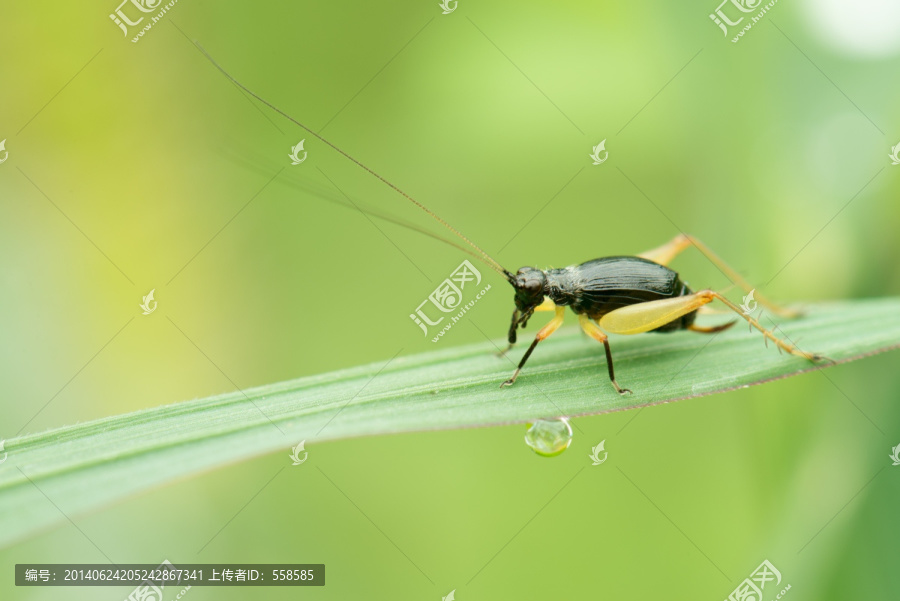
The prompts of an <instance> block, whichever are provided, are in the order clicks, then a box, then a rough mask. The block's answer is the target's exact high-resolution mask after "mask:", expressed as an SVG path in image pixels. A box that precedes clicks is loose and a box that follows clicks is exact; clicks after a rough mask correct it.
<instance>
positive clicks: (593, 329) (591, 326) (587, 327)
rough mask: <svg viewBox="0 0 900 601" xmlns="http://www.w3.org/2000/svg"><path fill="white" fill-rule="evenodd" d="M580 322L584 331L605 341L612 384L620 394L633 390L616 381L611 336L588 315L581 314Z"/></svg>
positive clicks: (607, 364)
mask: <svg viewBox="0 0 900 601" xmlns="http://www.w3.org/2000/svg"><path fill="white" fill-rule="evenodd" d="M578 322H579V323H580V324H581V329H582V330H584V333H585V334H587V335H588V336H590V337H591V338H593V339H594V340H596V341H597V342H602V343H603V348H604V349H606V367H607V369H608V370H609V381H610V382H612V385H613V386H615V388H616V392H618V393H619V394H625V393H626V392H631V391H630V390H628V389H627V388H622V387H621V386H619V383H618V382H616V374H615V372H614V371H613V361H612V352H611V351H610V350H609V338H608V337H607V336H606V334H605V333H604V332H603V330H601V329H600V327H599V326H598V325H597V324H595V323H594V322H593V321H591V318H590V317H588V316H587V315H583V314H582V315H579V316H578Z"/></svg>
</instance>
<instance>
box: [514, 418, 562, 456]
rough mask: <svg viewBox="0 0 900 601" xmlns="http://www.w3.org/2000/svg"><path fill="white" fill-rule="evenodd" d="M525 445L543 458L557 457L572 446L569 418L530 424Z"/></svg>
mask: <svg viewBox="0 0 900 601" xmlns="http://www.w3.org/2000/svg"><path fill="white" fill-rule="evenodd" d="M525 444H527V445H528V446H529V447H531V450H532V451H534V452H535V453H537V454H538V455H540V456H541V457H556V456H557V455H559V454H560V453H562V452H563V451H565V450H566V449H568V448H569V445H570V444H572V426H570V425H569V420H568V418H565V417H559V418H556V419H539V420H536V421H535V422H534V423H531V424H529V426H528V431H526V432H525Z"/></svg>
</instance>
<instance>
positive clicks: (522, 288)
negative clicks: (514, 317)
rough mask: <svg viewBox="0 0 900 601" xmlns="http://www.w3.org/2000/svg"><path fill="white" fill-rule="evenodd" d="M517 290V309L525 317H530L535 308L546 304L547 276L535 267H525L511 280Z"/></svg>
mask: <svg viewBox="0 0 900 601" xmlns="http://www.w3.org/2000/svg"><path fill="white" fill-rule="evenodd" d="M510 283H511V284H512V285H513V288H515V289H516V308H517V309H518V310H519V311H521V312H522V313H523V314H525V315H530V314H531V313H532V312H533V311H534V308H535V307H537V306H538V305H540V304H541V303H542V302H544V290H545V289H546V287H547V274H546V273H544V272H543V271H541V270H540V269H535V268H534V267H523V268H521V269H520V270H519V271H517V272H516V275H515V276H514V279H510Z"/></svg>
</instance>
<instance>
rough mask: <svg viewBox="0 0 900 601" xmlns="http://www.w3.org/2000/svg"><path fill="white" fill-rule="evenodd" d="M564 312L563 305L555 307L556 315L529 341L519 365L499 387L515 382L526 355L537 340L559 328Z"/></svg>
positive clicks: (526, 358) (532, 348)
mask: <svg viewBox="0 0 900 601" xmlns="http://www.w3.org/2000/svg"><path fill="white" fill-rule="evenodd" d="M565 312H566V308H565V307H556V315H555V316H554V317H553V319H551V320H550V322H549V323H548V324H547V325H545V326H544V327H543V328H541V329H540V330H539V331H538V333H537V336H535V337H534V342H532V343H531V346H529V347H528V350H527V351H525V355H524V356H523V357H522V360H521V361H519V366H518V367H517V368H516V371H515V372H513V375H512V377H511V378H510V379H509V380H507V381H506V382H504V383H503V384H501V385H500V388H503V387H504V386H512V385H513V384H514V383H515V381H516V378H517V377H519V372H520V371H522V367H524V366H525V362H526V361H528V357H530V356H531V353H532V351H534V347H536V346H537V344H538V342H540V341H541V340H543V339H544V338H547V337H548V336H549V335H550V334H552V333H553V332H555V331H556V330H558V329H559V326H561V325H562V322H563V318H564V316H565Z"/></svg>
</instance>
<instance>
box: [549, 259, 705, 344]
mask: <svg viewBox="0 0 900 601" xmlns="http://www.w3.org/2000/svg"><path fill="white" fill-rule="evenodd" d="M547 284H548V291H547V294H548V296H549V297H550V299H551V300H552V301H553V302H554V303H556V304H557V305H568V306H570V307H572V310H573V311H575V313H578V314H586V315H587V316H588V317H590V318H591V319H594V320H597V319H600V318H601V317H603V316H604V315H606V314H607V313H609V312H610V311H614V310H616V309H619V308H621V307H625V306H628V305H634V304H637V303H645V302H648V301H654V300H661V299H667V298H673V297H677V296H686V295H688V294H692V291H691V289H690V288H688V286H687V285H686V284H685V283H684V282H682V281H681V278H680V277H679V276H678V273H677V272H675V271H672V270H671V269H669V268H668V267H665V266H664V265H660V264H659V263H655V262H653V261H650V260H648V259H642V258H640V257H631V256H615V257H603V258H601V259H594V260H592V261H587V262H586V263H582V264H581V265H573V266H571V267H566V268H565V269H551V270H548V271H547ZM696 315H697V313H696V311H693V312H691V313H688V314H686V315H683V316H682V317H679V318H678V319H676V320H674V321H672V322H670V323H667V324H665V325H663V326H660V327H658V328H656V329H655V330H652V331H653V332H671V331H675V330H682V329H685V328H687V327H688V326H690V325H691V324H693V323H694V319H695V317H696Z"/></svg>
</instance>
